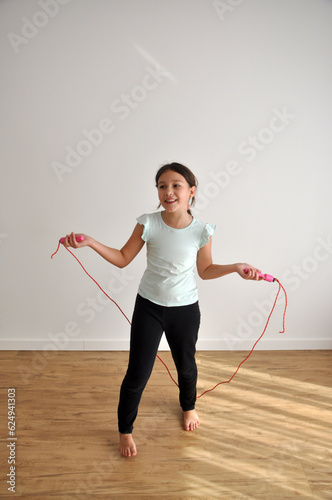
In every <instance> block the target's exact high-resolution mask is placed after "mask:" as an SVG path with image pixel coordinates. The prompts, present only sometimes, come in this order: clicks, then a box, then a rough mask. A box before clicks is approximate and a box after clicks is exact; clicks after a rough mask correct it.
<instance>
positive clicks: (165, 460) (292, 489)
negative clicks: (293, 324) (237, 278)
mask: <svg viewBox="0 0 332 500" xmlns="http://www.w3.org/2000/svg"><path fill="white" fill-rule="evenodd" d="M246 354H247V353H243V352H206V351H205V352H199V353H197V362H198V368H199V384H198V390H199V394H200V393H201V392H202V391H203V390H205V389H207V388H210V387H211V386H213V385H214V384H215V383H217V382H219V381H220V380H227V379H228V378H229V377H230V376H231V375H232V374H233V372H234V371H235V369H236V367H237V365H238V364H239V362H240V361H241V360H242V359H243V358H244V356H245V355H246ZM160 356H161V357H162V359H164V360H165V361H166V362H167V363H169V365H170V367H172V371H173V370H174V366H173V363H172V362H171V361H170V355H169V353H168V352H166V353H165V352H164V353H160ZM127 357H128V354H127V353H126V352H49V351H48V352H46V351H45V352H27V351H20V352H17V351H2V352H0V362H1V378H0V470H1V477H0V480H1V483H0V497H1V498H5V499H10V498H15V497H22V498H28V499H33V500H36V499H39V498H40V499H43V500H45V499H48V498H54V497H57V498H62V499H68V500H69V499H99V498H105V499H127V498H128V499H130V498H137V499H146V498H151V499H153V498H158V499H159V498H160V499H170V498H182V499H192V498H193V499H197V498H201V499H210V498H218V499H223V500H226V499H230V500H237V499H239V500H240V499H246V500H249V499H264V500H277V499H282V500H285V499H291V498H297V499H306V498H315V499H332V411H331V410H332V351H291V352H289V351H288V352H285V351H283V352H276V351H274V352H263V351H257V352H255V353H254V354H253V355H252V356H251V357H250V359H249V360H248V361H247V362H246V363H245V364H244V365H243V367H241V369H240V371H239V373H238V374H237V375H236V377H235V378H234V379H233V381H232V382H231V383H229V384H225V385H221V386H219V387H218V388H217V389H216V390H215V391H213V392H211V393H209V394H206V395H205V396H203V397H202V398H201V399H199V400H198V401H197V411H198V414H199V416H200V419H201V426H200V428H199V429H198V430H197V431H194V432H185V431H184V430H182V422H181V411H180V410H179V407H178V393H177V387H176V386H175V385H174V384H173V382H172V381H171V380H170V378H169V376H168V374H167V372H166V371H165V368H164V367H163V365H162V364H161V363H160V361H158V360H157V361H156V364H155V368H154V372H153V375H152V377H151V379H150V381H149V383H148V385H147V388H146V390H145V392H144V395H143V399H142V402H141V406H140V412H139V416H138V419H137V421H136V425H135V431H134V436H135V440H136V444H137V447H138V454H137V456H136V457H134V458H129V459H128V458H124V457H122V456H120V454H119V452H118V434H117V421H116V410H117V403H118V391H119V385H120V383H121V381H122V377H123V375H124V371H125V369H126V362H127ZM11 387H13V388H15V389H16V426H17V429H16V437H17V441H16V449H15V453H16V493H11V492H8V491H7V487H8V485H7V484H6V481H7V477H6V474H7V473H9V465H8V463H7V461H8V455H9V448H8V447H7V444H8V440H7V437H8V428H7V422H8V415H7V411H8V410H7V397H8V394H7V392H8V388H11Z"/></svg>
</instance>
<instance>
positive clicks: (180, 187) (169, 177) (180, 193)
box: [158, 170, 196, 212]
mask: <svg viewBox="0 0 332 500" xmlns="http://www.w3.org/2000/svg"><path fill="white" fill-rule="evenodd" d="M195 192H196V186H193V187H190V186H189V184H188V182H187V181H186V179H185V178H184V177H183V176H182V175H180V174H178V173H177V172H174V171H173V170H167V171H166V172H164V173H163V174H162V175H161V176H160V177H159V180H158V197H159V201H160V204H161V206H162V207H163V208H164V209H165V210H166V211H167V212H175V211H176V210H184V211H185V212H186V211H187V209H188V203H189V200H190V198H192V197H193V196H194V195H195Z"/></svg>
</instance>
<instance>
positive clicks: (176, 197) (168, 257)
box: [64, 163, 260, 457]
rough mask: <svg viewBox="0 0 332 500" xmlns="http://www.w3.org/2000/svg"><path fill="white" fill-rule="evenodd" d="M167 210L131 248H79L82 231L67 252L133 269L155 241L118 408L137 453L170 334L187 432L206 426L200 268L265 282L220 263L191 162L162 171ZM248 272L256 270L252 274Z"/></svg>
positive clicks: (127, 442) (205, 274)
mask: <svg viewBox="0 0 332 500" xmlns="http://www.w3.org/2000/svg"><path fill="white" fill-rule="evenodd" d="M156 187H157V189H158V197H159V202H160V203H159V206H158V208H159V207H160V206H161V207H162V208H163V210H162V211H158V212H155V213H152V214H146V215H142V216H140V217H138V218H137V224H136V226H135V228H134V231H133V233H132V235H131V236H130V238H129V240H128V241H127V243H126V244H125V245H124V246H123V247H122V248H121V250H116V249H114V248H109V247H107V246H105V245H103V244H102V243H99V242H97V241H95V240H94V239H93V238H91V237H90V236H86V235H84V241H82V242H80V243H78V242H77V241H76V239H75V234H74V233H71V234H70V235H67V236H66V239H65V243H64V244H65V245H66V246H67V247H73V248H80V247H84V246H89V247H90V248H92V249H93V250H95V251H96V252H97V253H98V254H99V255H101V256H102V257H103V258H104V259H106V260H107V261H108V262H110V263H111V264H113V265H115V266H117V267H120V268H123V267H125V266H127V265H128V264H129V263H130V262H131V261H132V260H133V259H134V258H135V257H136V255H137V254H138V253H139V251H140V250H141V249H142V248H143V246H144V243H145V242H146V244H147V268H146V270H145V272H144V274H143V277H142V280H141V282H140V285H139V288H138V294H137V297H136V303H135V308H134V312H133V318H132V326H131V337H130V354H129V364H128V369H127V372H126V375H125V377H124V380H123V382H122V385H121V390H120V399H119V406H118V425H119V434H120V452H121V454H122V455H123V456H125V457H130V456H135V455H136V454H137V449H136V445H135V442H134V440H133V437H132V431H133V424H134V421H135V418H136V416H137V411H138V405H139V402H140V399H141V396H142V393H143V390H144V388H145V386H146V383H147V381H148V379H149V377H150V374H151V371H152V368H153V365H154V361H155V359H156V354H157V350H158V346H159V343H160V340H161V337H162V334H163V332H165V335H166V338H167V341H168V344H169V346H170V349H171V352H172V356H173V359H174V363H175V366H176V369H177V373H178V384H179V399H180V406H181V408H182V410H183V420H184V429H185V430H186V431H193V430H195V429H196V428H197V427H198V426H199V418H198V415H197V413H196V411H195V401H196V382H197V367H196V362H195V352H196V341H197V334H198V329H199V323H200V310H199V305H198V296H197V288H196V284H195V276H194V269H195V266H197V272H198V275H199V276H200V277H201V278H202V279H204V280H206V279H214V278H220V277H221V276H225V275H226V274H230V273H234V272H236V273H238V274H239V275H240V276H241V278H244V279H254V280H258V279H260V278H259V276H258V273H259V272H260V270H259V269H256V268H255V267H253V266H250V265H249V264H229V265H218V264H213V263H212V256H211V241H212V234H213V233H214V231H215V226H214V225H212V224H206V223H203V222H200V221H199V220H198V219H196V218H195V217H193V216H192V214H191V211H190V206H191V205H193V204H194V202H195V193H196V188H197V180H196V178H195V176H194V174H193V173H192V172H191V171H190V170H189V169H188V168H187V167H185V166H184V165H181V164H179V163H170V164H167V165H164V166H163V167H161V168H160V169H159V170H158V172H157V174H156ZM245 268H248V269H249V271H248V273H245V272H244V269H245Z"/></svg>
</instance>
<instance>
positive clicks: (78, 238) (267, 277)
mask: <svg viewBox="0 0 332 500" xmlns="http://www.w3.org/2000/svg"><path fill="white" fill-rule="evenodd" d="M75 238H76V241H77V242H80V241H83V240H84V236H82V235H77V236H76V237H75ZM64 243H65V238H60V240H59V243H58V248H57V249H56V251H55V252H54V253H53V254H52V255H51V259H53V257H54V255H55V254H57V253H58V251H59V248H60V245H61V244H64ZM65 248H66V250H67V251H68V252H69V253H70V254H71V255H72V256H73V257H74V259H76V260H77V262H78V263H79V265H80V266H81V267H82V269H83V271H84V272H85V273H86V274H87V275H88V276H89V278H91V279H92V281H93V282H94V283H95V284H96V285H97V286H98V288H100V290H101V291H102V292H103V294H104V295H106V297H107V298H108V299H109V300H110V301H111V302H113V304H115V305H116V307H117V308H118V309H119V311H120V312H121V313H122V314H123V316H124V317H125V318H126V320H127V321H128V323H129V324H130V325H131V321H130V320H129V318H128V317H127V316H126V314H125V313H124V312H123V310H122V309H121V307H120V306H119V304H117V302H115V300H114V299H112V298H111V297H110V296H109V295H108V294H107V293H106V292H105V290H103V288H102V287H101V286H100V285H99V283H98V282H97V281H96V280H95V279H94V278H93V277H92V276H91V275H90V274H89V273H88V271H87V270H86V269H85V267H84V266H83V264H82V262H81V261H80V260H79V259H78V258H77V257H76V255H74V254H73V252H71V250H69V248H67V247H65ZM244 272H245V273H246V274H247V273H248V272H249V269H245V270H244ZM259 277H260V278H263V279H264V280H265V281H268V282H270V283H272V282H274V281H275V282H277V283H278V285H279V288H278V292H277V294H276V297H275V299H274V303H273V306H272V309H271V312H270V314H269V316H268V318H267V320H266V324H265V327H264V330H263V332H262V334H261V335H260V337H259V338H258V339H257V340H256V342H255V343H254V345H253V347H252V349H251V351H250V352H249V354H248V356H246V357H245V358H244V359H243V360H242V361H241V363H240V364H239V366H238V367H237V369H236V370H235V372H234V373H233V375H232V376H231V377H230V378H229V379H228V380H224V381H222V382H218V384H216V385H215V386H214V387H212V388H211V389H207V390H206V391H204V392H202V394H200V395H199V396H197V398H196V399H199V398H201V397H202V396H204V394H207V393H208V392H211V391H214V389H216V388H217V387H218V386H219V385H222V384H228V383H229V382H231V380H233V378H234V377H235V375H236V374H237V372H238V371H239V369H240V367H241V366H242V365H243V363H244V362H245V361H247V359H248V358H249V357H250V356H251V355H252V353H253V351H254V349H255V347H256V345H257V344H258V342H259V341H260V340H261V338H262V337H263V335H264V333H265V332H266V329H267V326H268V324H269V321H270V318H271V316H272V313H273V311H274V308H275V306H276V303H277V300H278V296H279V293H280V290H283V292H284V294H285V308H284V314H283V324H282V326H283V329H282V331H281V332H279V333H285V316H286V309H287V293H286V290H285V288H284V287H283V286H282V284H281V283H280V281H279V280H278V279H277V278H274V277H273V276H271V275H270V274H262V273H259ZM157 358H158V359H159V361H160V362H161V363H162V364H163V365H164V367H165V368H166V370H167V372H168V375H169V376H170V378H171V379H172V381H173V382H174V384H175V385H176V386H178V387H179V384H178V383H177V382H176V380H174V378H173V377H172V374H171V372H170V370H169V368H168V366H167V365H166V363H165V362H164V361H163V360H162V359H161V358H160V356H158V354H157Z"/></svg>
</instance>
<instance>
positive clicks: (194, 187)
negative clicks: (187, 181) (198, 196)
mask: <svg viewBox="0 0 332 500" xmlns="http://www.w3.org/2000/svg"><path fill="white" fill-rule="evenodd" d="M196 189H197V188H196V186H192V187H191V188H190V196H191V198H192V197H193V196H195V193H196Z"/></svg>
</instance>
